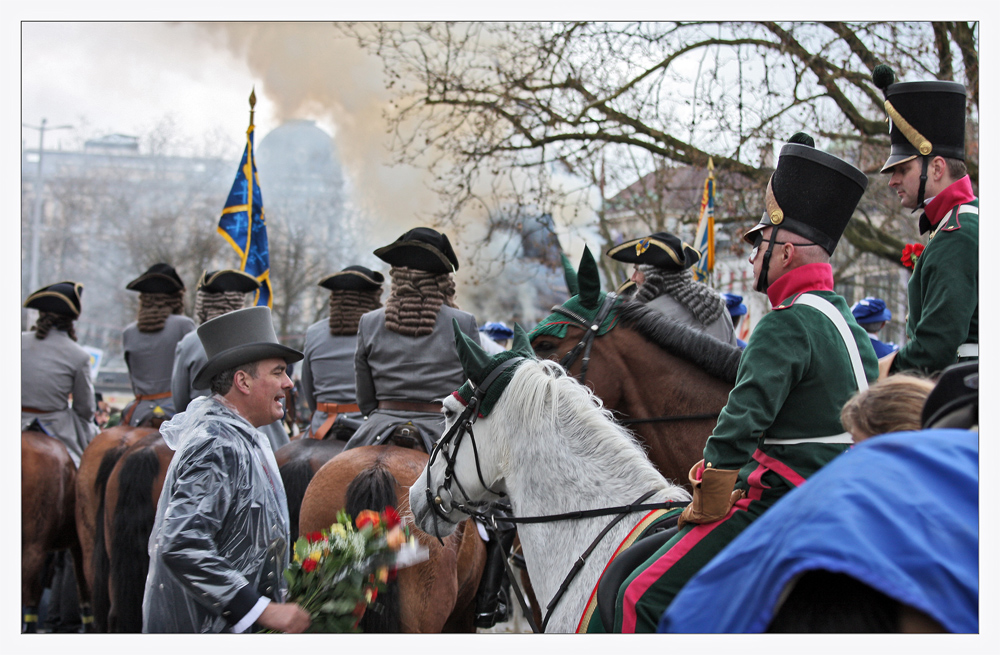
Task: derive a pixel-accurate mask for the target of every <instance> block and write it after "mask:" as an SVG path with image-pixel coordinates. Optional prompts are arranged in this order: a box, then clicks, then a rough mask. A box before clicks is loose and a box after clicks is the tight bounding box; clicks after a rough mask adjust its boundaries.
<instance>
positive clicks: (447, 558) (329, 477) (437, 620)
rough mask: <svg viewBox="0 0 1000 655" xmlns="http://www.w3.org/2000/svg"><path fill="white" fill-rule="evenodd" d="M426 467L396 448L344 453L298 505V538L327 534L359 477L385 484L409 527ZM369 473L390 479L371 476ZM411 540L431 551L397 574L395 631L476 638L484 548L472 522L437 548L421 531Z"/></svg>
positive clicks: (422, 458) (423, 458)
mask: <svg viewBox="0 0 1000 655" xmlns="http://www.w3.org/2000/svg"><path fill="white" fill-rule="evenodd" d="M426 463H427V455H426V454H425V453H422V452H418V451H415V450H411V449H409V448H399V447H396V446H362V447H359V448H353V449H351V450H347V451H344V452H343V453H341V454H339V455H337V456H336V457H334V458H333V459H331V460H330V461H329V462H327V463H326V464H324V465H323V467H322V468H320V469H319V471H317V472H316V475H315V477H314V478H313V480H312V482H311V483H310V484H309V488H308V489H307V490H306V493H305V497H304V498H303V499H302V511H301V515H300V523H299V533H300V534H305V533H307V532H313V531H318V530H321V529H323V528H329V526H330V525H331V524H332V523H334V521H336V517H337V510H339V509H342V508H345V507H347V496H348V487H349V486H350V485H351V483H352V481H354V479H355V478H357V477H358V476H359V475H362V476H363V477H364V478H365V479H368V480H372V481H373V483H374V482H375V481H378V480H382V481H385V480H389V481H390V486H391V492H392V495H394V497H395V498H396V499H398V501H397V503H396V505H397V510H398V511H399V514H400V516H403V517H404V520H405V521H408V522H410V523H411V525H412V518H411V517H410V512H409V509H410V508H409V487H410V485H411V484H413V481H414V480H416V477H417V475H419V474H420V472H421V471H422V470H423V467H424V465H425V464H426ZM373 469H374V470H376V471H380V472H385V473H388V474H389V475H381V476H379V475H372V473H371V472H372V470H373ZM387 495H388V494H387V493H386V492H384V491H383V492H381V493H378V492H376V491H374V490H373V491H372V492H371V493H370V494H369V497H370V498H371V499H372V500H373V502H372V503H370V504H372V505H378V504H380V502H382V499H384V498H385V497H387ZM382 508H383V507H369V509H376V510H381V509H382ZM414 534H415V536H416V538H417V539H418V540H419V541H420V543H422V544H423V545H424V546H426V547H427V548H428V549H429V551H430V553H429V554H430V559H428V560H427V561H425V562H421V563H420V564H417V565H415V566H411V567H408V568H404V569H402V570H400V571H399V576H398V578H397V582H398V594H399V612H400V615H399V622H398V629H399V631H402V632H409V633H438V632H475V627H474V625H473V618H474V616H473V615H474V613H475V602H474V601H475V595H476V590H477V589H478V587H479V579H480V577H481V576H482V573H483V567H484V565H485V563H486V546H485V544H484V543H483V541H482V539H481V538H480V537H479V534H478V533H477V531H476V528H475V526H474V525H473V524H472V522H471V520H470V521H464V522H462V523H461V524H460V525H459V527H458V529H456V531H455V533H454V534H453V535H451V536H449V537H447V538H446V539H444V540H443V542H441V543H439V542H438V541H437V540H435V539H434V538H433V537H431V536H429V535H427V534H424V533H423V532H421V531H419V530H414ZM380 598H381V596H380ZM369 613H370V612H369ZM369 613H366V617H367V616H368V614H369Z"/></svg>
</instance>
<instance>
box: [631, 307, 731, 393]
mask: <svg viewBox="0 0 1000 655" xmlns="http://www.w3.org/2000/svg"><path fill="white" fill-rule="evenodd" d="M618 318H619V321H620V322H621V323H622V324H623V325H627V326H628V327H630V328H632V329H634V330H635V331H636V332H638V333H639V334H641V335H642V336H644V337H645V338H646V339H648V340H649V341H652V342H653V343H654V344H656V345H657V346H659V347H660V348H662V349H663V350H666V351H667V352H669V353H670V354H671V355H675V356H677V357H680V358H682V359H685V360H687V361H689V362H691V363H692V364H694V365H695V366H697V367H698V368H700V369H702V370H703V371H705V372H706V373H708V374H709V375H711V376H712V377H714V378H718V379H720V380H723V381H725V382H729V383H730V384H732V383H735V382H736V370H737V369H738V368H739V365H740V355H742V354H743V351H742V349H740V347H739V346H731V345H729V344H728V343H723V342H722V341H719V340H718V339H716V338H715V337H711V336H709V335H707V334H705V333H704V332H701V331H699V330H695V329H693V328H691V327H689V326H687V325H683V324H681V323H678V322H677V321H674V320H673V319H671V318H669V317H667V316H666V315H665V314H663V313H661V312H658V311H656V310H655V309H652V308H650V307H649V306H648V305H646V304H644V303H640V302H636V301H634V300H631V299H627V300H625V301H623V302H622V304H621V306H620V307H619V309H618Z"/></svg>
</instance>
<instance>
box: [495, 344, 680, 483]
mask: <svg viewBox="0 0 1000 655" xmlns="http://www.w3.org/2000/svg"><path fill="white" fill-rule="evenodd" d="M502 398H503V400H502V401H501V402H499V403H497V405H496V407H495V408H494V410H493V412H492V414H491V416H490V418H491V419H492V420H493V421H495V422H496V423H497V424H498V425H502V426H505V427H504V428H503V429H502V430H500V431H499V432H502V433H504V434H510V433H519V434H522V435H524V437H523V440H524V443H525V444H527V445H528V447H529V448H530V447H531V445H533V444H534V445H540V444H543V443H544V442H545V440H546V438H547V437H549V436H550V435H553V434H562V435H565V437H566V438H565V443H564V444H563V445H564V447H565V448H566V449H568V450H569V451H570V452H572V453H573V454H575V455H577V458H576V459H577V463H576V466H575V468H574V469H573V470H567V471H550V472H549V473H550V475H551V477H553V478H555V479H560V478H562V479H565V480H566V481H567V482H568V481H570V480H572V481H575V482H578V481H579V480H581V479H590V478H591V477H592V474H591V473H589V472H588V471H585V470H581V468H580V467H593V469H594V470H595V471H596V470H597V468H598V467H600V468H601V470H602V471H608V470H609V469H610V476H607V475H606V474H605V475H606V477H608V478H609V479H612V480H620V481H622V482H623V483H626V484H627V485H629V486H635V485H636V484H637V483H638V486H642V487H645V489H646V490H651V489H670V492H671V493H670V496H671V499H675V500H688V499H689V496H688V495H687V492H686V491H685V490H684V489H683V488H682V487H678V486H676V485H673V484H672V483H671V482H669V481H667V480H665V479H664V478H663V476H662V475H660V473H659V472H658V471H657V470H656V468H655V467H654V466H653V465H652V463H651V462H650V461H649V459H648V457H647V456H646V452H645V451H644V450H643V448H642V446H641V445H640V444H639V442H638V441H637V439H636V438H635V436H633V434H632V433H631V432H629V431H628V430H627V429H625V428H623V427H622V426H620V425H619V424H617V423H616V422H615V421H614V420H613V419H612V415H611V412H610V411H609V410H607V409H605V408H604V406H603V403H602V402H601V400H600V398H598V397H597V396H595V395H594V393H593V392H592V391H591V390H590V388H589V387H587V386H585V385H582V384H579V383H578V382H577V381H576V379H574V378H573V377H571V376H569V375H567V374H566V372H565V370H563V368H562V367H561V366H560V365H559V364H558V363H556V362H554V361H551V360H528V361H526V362H524V363H523V364H521V365H519V366H518V369H517V371H515V373H514V377H513V379H511V382H510V384H509V385H508V386H507V389H506V390H505V391H504V393H503V396H502ZM546 418H548V419H549V420H546ZM501 452H502V455H501V457H502V459H503V460H504V461H502V462H501V464H500V465H501V468H502V469H503V470H509V469H510V467H511V464H512V461H511V452H510V448H509V446H508V445H507V444H504V445H503V446H502V449H501ZM524 456H525V455H524V454H523V453H522V454H521V455H520V457H524ZM529 456H530V455H529ZM604 491H605V492H611V491H612V490H610V489H605V490H604ZM611 495H612V496H613V495H614V494H613V493H612V494H611ZM627 500H634V499H633V498H629V499H627Z"/></svg>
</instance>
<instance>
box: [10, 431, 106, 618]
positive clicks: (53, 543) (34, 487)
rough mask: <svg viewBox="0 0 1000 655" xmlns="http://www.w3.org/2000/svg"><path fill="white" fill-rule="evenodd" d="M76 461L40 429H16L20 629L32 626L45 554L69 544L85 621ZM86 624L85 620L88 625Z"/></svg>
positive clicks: (86, 598)
mask: <svg viewBox="0 0 1000 655" xmlns="http://www.w3.org/2000/svg"><path fill="white" fill-rule="evenodd" d="M75 486H76V466H74V465H73V460H72V459H70V456H69V452H68V451H67V450H66V446H64V445H63V443H62V442H61V441H59V440H58V439H53V438H52V437H50V436H48V435H46V434H43V433H41V432H30V431H28V432H21V604H22V605H23V606H24V630H25V632H36V631H37V624H38V602H39V600H40V599H41V595H42V579H41V573H42V567H43V566H44V564H45V554H46V553H48V552H52V551H57V550H62V549H64V548H68V549H69V550H70V553H71V554H72V556H73V568H74V572H75V573H76V580H77V593H78V597H79V599H80V605H81V610H82V615H83V622H84V624H85V625H87V624H89V623H90V621H91V617H90V609H89V606H90V603H89V599H90V591H89V587H88V586H87V581H86V578H85V577H84V572H83V554H82V553H81V551H80V542H79V540H78V539H77V537H76V523H75V521H74V513H75V509H74V508H75V505H76V494H75ZM88 627H89V626H88Z"/></svg>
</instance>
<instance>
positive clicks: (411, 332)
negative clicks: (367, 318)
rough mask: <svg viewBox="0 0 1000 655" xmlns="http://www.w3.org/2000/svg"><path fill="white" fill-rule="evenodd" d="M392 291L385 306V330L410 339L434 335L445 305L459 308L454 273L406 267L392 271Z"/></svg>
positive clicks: (390, 273) (393, 268) (390, 275)
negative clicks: (456, 301)
mask: <svg viewBox="0 0 1000 655" xmlns="http://www.w3.org/2000/svg"><path fill="white" fill-rule="evenodd" d="M389 277H390V278H392V290H391V292H390V294H389V299H388V300H387V301H386V303H385V326H386V327H387V328H388V329H390V330H392V331H393V332H396V333H398V334H402V335H404V336H408V337H422V336H425V335H428V334H430V333H432V332H433V331H434V326H435V325H436V323H437V315H438V312H439V311H440V309H441V305H448V306H449V307H455V308H457V307H458V305H457V304H455V279H454V277H453V276H452V274H451V273H428V272H426V271H418V270H416V269H413V268H407V267H405V266H393V267H392V268H390V269H389Z"/></svg>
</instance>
